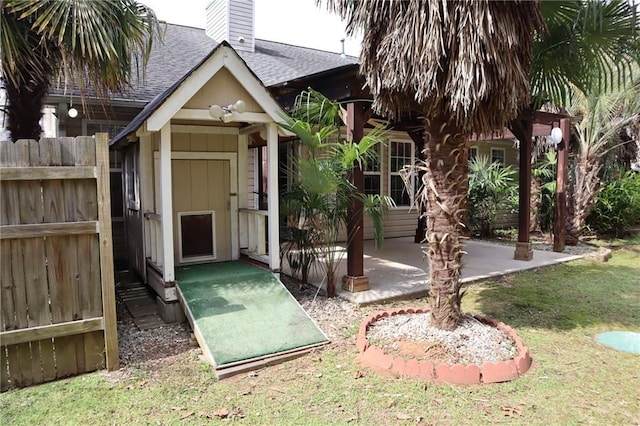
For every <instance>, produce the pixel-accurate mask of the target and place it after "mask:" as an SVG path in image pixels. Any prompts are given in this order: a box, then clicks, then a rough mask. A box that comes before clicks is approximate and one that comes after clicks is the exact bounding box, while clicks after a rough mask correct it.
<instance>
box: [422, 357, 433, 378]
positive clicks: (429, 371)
mask: <svg viewBox="0 0 640 426" xmlns="http://www.w3.org/2000/svg"><path fill="white" fill-rule="evenodd" d="M433 373H434V371H433V364H432V363H430V362H429V361H421V362H420V378H422V379H427V380H433Z"/></svg>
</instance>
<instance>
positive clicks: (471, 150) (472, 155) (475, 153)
mask: <svg viewBox="0 0 640 426" xmlns="http://www.w3.org/2000/svg"><path fill="white" fill-rule="evenodd" d="M476 158H478V148H476V147H475V146H472V147H471V148H469V161H472V160H475V159H476Z"/></svg>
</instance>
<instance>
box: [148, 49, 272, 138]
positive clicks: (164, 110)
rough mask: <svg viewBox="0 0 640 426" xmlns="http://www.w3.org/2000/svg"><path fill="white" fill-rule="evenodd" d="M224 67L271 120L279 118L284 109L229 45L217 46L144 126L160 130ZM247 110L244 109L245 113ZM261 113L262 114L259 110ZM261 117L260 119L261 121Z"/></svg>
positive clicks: (245, 118) (152, 129)
mask: <svg viewBox="0 0 640 426" xmlns="http://www.w3.org/2000/svg"><path fill="white" fill-rule="evenodd" d="M222 68H226V69H227V70H229V72H230V73H231V75H233V76H234V77H235V78H236V79H237V80H238V81H239V82H240V84H241V85H242V86H243V87H244V89H245V90H246V91H247V92H248V93H249V95H251V96H252V97H253V99H254V100H255V101H256V102H257V103H258V105H260V107H261V108H262V109H263V110H264V111H265V114H264V115H266V116H267V117H268V119H269V120H270V121H274V122H280V121H282V116H281V115H282V114H283V113H284V111H283V110H282V108H280V105H278V103H277V102H276V101H275V99H273V97H272V96H271V94H270V93H269V92H268V90H267V89H266V88H265V87H264V85H263V84H262V83H261V82H260V80H258V79H257V78H256V77H255V76H254V75H253V74H252V73H251V71H250V70H249V68H248V67H247V65H246V64H245V63H244V62H243V61H242V59H240V57H239V56H238V54H237V53H236V52H235V51H234V50H233V49H232V48H230V47H227V46H220V48H219V50H218V51H217V52H215V53H214V54H213V55H212V56H211V57H210V58H209V59H207V60H206V61H205V62H204V63H203V64H202V65H201V66H200V67H199V68H198V69H196V70H195V71H194V72H193V73H192V74H191V75H190V76H189V77H187V78H186V79H185V81H183V82H182V84H180V86H179V87H178V88H177V89H176V90H175V91H174V92H173V93H172V94H171V95H169V97H168V98H167V99H166V100H165V101H164V103H163V104H162V105H161V106H160V107H159V108H158V109H157V110H155V111H154V112H153V113H152V114H151V115H150V116H149V118H147V120H146V122H147V130H148V131H151V132H153V131H159V130H160V129H162V127H163V126H164V125H166V124H167V123H168V122H169V120H171V119H172V118H174V117H175V116H176V114H178V113H179V112H180V110H181V109H182V108H183V107H184V105H185V104H186V103H187V102H188V101H189V100H190V99H191V98H192V97H193V96H194V95H195V94H196V93H197V92H198V91H199V90H200V89H201V88H202V87H204V85H205V84H207V82H209V80H211V78H213V76H215V75H216V73H218V71H220V69H222ZM245 114H246V113H245ZM245 114H243V117H242V119H243V121H247V122H251V120H249V118H252V117H249V116H245ZM261 115H262V114H261ZM263 120H264V117H263V118H262V120H261V121H260V122H264V121H263Z"/></svg>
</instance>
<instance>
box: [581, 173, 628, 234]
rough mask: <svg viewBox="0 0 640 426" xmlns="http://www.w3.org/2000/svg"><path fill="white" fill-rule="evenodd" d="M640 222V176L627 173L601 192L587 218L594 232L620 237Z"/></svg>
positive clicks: (588, 224)
mask: <svg viewBox="0 0 640 426" xmlns="http://www.w3.org/2000/svg"><path fill="white" fill-rule="evenodd" d="M638 222H640V174H638V173H632V172H627V173H625V174H623V175H622V176H620V177H619V178H618V179H615V180H613V181H611V182H609V184H607V186H605V188H604V189H603V190H602V191H601V192H600V194H599V195H598V196H597V199H596V203H595V205H594V207H593V210H591V213H589V216H587V226H588V227H589V229H590V230H591V231H592V232H596V233H600V234H612V235H615V236H619V235H621V234H623V233H624V231H625V230H626V229H627V228H629V227H630V226H632V225H634V224H636V223H638Z"/></svg>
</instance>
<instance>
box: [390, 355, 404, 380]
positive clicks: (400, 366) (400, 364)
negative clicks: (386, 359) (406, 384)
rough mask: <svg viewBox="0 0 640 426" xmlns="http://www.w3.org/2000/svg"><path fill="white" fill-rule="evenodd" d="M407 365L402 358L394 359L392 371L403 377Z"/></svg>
mask: <svg viewBox="0 0 640 426" xmlns="http://www.w3.org/2000/svg"><path fill="white" fill-rule="evenodd" d="M405 365H406V363H405V361H404V359H402V357H400V356H397V357H395V358H393V361H392V362H391V371H393V372H394V373H396V374H397V375H399V376H402V375H403V374H404V367H405Z"/></svg>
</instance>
